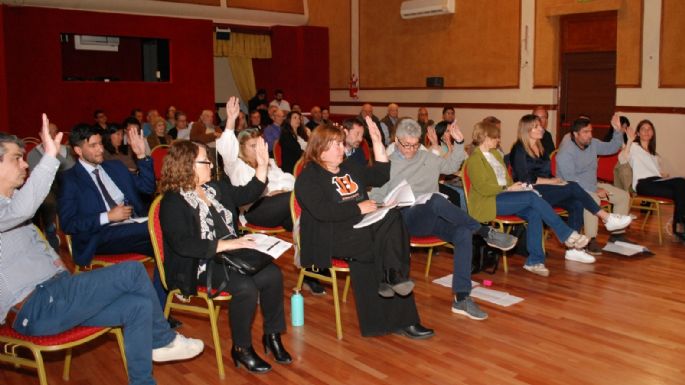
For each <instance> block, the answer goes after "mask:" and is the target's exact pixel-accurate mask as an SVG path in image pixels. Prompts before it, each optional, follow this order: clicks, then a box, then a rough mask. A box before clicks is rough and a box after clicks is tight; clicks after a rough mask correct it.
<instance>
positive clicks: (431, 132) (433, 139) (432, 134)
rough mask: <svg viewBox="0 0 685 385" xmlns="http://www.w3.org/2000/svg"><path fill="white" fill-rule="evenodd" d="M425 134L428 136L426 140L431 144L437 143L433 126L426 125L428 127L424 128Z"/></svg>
mask: <svg viewBox="0 0 685 385" xmlns="http://www.w3.org/2000/svg"><path fill="white" fill-rule="evenodd" d="M426 136H427V137H428V140H429V141H430V142H431V146H437V145H439V143H438V133H437V132H435V126H428V128H426Z"/></svg>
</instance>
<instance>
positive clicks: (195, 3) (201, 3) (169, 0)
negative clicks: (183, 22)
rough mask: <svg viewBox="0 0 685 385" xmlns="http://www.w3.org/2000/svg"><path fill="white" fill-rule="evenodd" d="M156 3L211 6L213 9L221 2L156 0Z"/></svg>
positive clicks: (217, 0)
mask: <svg viewBox="0 0 685 385" xmlns="http://www.w3.org/2000/svg"><path fill="white" fill-rule="evenodd" d="M158 1H165V2H167V3H181V4H191V5H213V6H215V7H220V6H221V0H158Z"/></svg>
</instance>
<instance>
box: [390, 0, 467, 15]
mask: <svg viewBox="0 0 685 385" xmlns="http://www.w3.org/2000/svg"><path fill="white" fill-rule="evenodd" d="M454 11H455V5H454V0H409V1H403V2H402V6H401V7H400V16H402V18H403V19H415V18H417V17H426V16H438V15H446V14H449V13H454Z"/></svg>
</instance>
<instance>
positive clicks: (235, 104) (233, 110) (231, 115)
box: [226, 96, 240, 122]
mask: <svg viewBox="0 0 685 385" xmlns="http://www.w3.org/2000/svg"><path fill="white" fill-rule="evenodd" d="M239 114H240V99H238V98H237V97H235V96H231V97H230V98H228V101H227V102H226V122H235V120H236V118H238V115H239Z"/></svg>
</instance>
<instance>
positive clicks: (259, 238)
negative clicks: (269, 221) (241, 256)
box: [248, 234, 293, 259]
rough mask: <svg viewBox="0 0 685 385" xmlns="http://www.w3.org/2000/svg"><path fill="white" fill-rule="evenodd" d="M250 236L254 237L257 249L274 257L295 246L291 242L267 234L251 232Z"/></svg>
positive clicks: (276, 257)
mask: <svg viewBox="0 0 685 385" xmlns="http://www.w3.org/2000/svg"><path fill="white" fill-rule="evenodd" d="M248 236H249V237H251V238H252V239H254V241H255V249H257V250H259V251H261V252H262V253H266V254H269V255H270V256H272V257H273V258H274V259H278V257H280V256H281V255H283V253H285V252H286V251H288V249H289V248H291V247H292V246H293V244H292V243H290V242H286V241H284V240H282V239H280V238H276V237H272V236H269V235H266V234H250V235H248Z"/></svg>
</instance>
